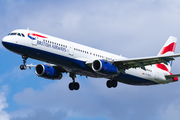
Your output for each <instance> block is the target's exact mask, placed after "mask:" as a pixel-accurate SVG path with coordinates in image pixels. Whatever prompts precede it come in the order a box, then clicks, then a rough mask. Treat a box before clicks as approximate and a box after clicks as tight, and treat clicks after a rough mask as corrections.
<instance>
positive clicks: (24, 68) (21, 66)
mask: <svg viewBox="0 0 180 120" xmlns="http://www.w3.org/2000/svg"><path fill="white" fill-rule="evenodd" d="M22 59H23V65H20V69H21V70H26V68H27V66H26V60H27V59H28V56H26V55H22Z"/></svg>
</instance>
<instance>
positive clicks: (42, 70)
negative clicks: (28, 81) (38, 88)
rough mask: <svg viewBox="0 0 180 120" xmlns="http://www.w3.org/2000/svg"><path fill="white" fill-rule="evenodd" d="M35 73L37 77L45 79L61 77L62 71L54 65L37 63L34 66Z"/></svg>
mask: <svg viewBox="0 0 180 120" xmlns="http://www.w3.org/2000/svg"><path fill="white" fill-rule="evenodd" d="M35 73H36V75H37V76H39V77H43V78H46V79H53V80H54V79H61V78H62V73H61V72H59V71H58V70H56V69H55V68H54V67H52V66H49V65H43V64H39V65H37V66H36V68H35Z"/></svg>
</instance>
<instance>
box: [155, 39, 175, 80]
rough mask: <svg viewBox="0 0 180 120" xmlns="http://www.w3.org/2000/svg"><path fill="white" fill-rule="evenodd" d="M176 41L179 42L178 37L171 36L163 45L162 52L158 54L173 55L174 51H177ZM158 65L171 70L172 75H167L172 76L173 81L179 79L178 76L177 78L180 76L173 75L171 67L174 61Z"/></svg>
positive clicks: (168, 70)
mask: <svg viewBox="0 0 180 120" xmlns="http://www.w3.org/2000/svg"><path fill="white" fill-rule="evenodd" d="M176 42H177V38H176V37H173V36H170V37H169V39H168V40H167V42H166V43H165V44H164V46H163V47H162V49H161V50H160V52H159V53H158V56H161V55H173V54H174V52H175V48H176ZM156 67H158V68H159V69H161V70H164V71H167V72H169V73H170V75H168V76H166V77H172V78H173V81H178V78H177V77H178V76H177V75H173V74H172V73H171V72H170V71H171V67H172V61H169V62H168V64H164V63H159V64H156ZM176 76H177V77H176Z"/></svg>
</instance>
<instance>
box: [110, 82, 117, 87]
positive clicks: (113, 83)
mask: <svg viewBox="0 0 180 120" xmlns="http://www.w3.org/2000/svg"><path fill="white" fill-rule="evenodd" d="M111 85H112V87H113V88H115V87H117V81H116V80H112V81H111Z"/></svg>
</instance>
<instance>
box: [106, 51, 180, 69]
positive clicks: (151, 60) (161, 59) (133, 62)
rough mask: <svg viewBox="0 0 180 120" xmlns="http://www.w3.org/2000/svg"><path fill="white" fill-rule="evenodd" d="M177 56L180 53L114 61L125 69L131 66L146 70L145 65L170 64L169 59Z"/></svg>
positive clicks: (118, 66) (179, 55)
mask: <svg viewBox="0 0 180 120" xmlns="http://www.w3.org/2000/svg"><path fill="white" fill-rule="evenodd" d="M175 57H180V54H173V55H161V56H153V57H143V58H132V59H123V60H121V59H117V60H114V61H109V62H112V63H113V64H114V65H115V66H116V67H117V68H119V69H122V70H125V69H130V68H138V67H140V68H142V69H143V70H145V66H148V65H153V64H158V63H164V64H166V65H167V64H168V62H169V61H171V60H174V58H175Z"/></svg>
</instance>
